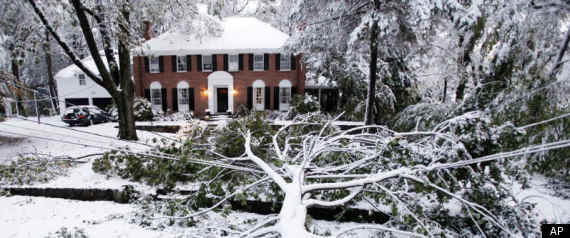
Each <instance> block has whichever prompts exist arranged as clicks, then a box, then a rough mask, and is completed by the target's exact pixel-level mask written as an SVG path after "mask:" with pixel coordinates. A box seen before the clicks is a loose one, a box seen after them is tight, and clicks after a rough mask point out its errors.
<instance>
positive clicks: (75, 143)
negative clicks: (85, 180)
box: [0, 117, 157, 162]
mask: <svg viewBox="0 0 570 238" xmlns="http://www.w3.org/2000/svg"><path fill="white" fill-rule="evenodd" d="M29 120H32V121H28V120H22V119H16V118H12V119H8V120H7V121H5V122H2V123H0V136H5V137H16V138H21V139H23V141H22V142H21V143H18V144H13V143H11V144H2V143H1V142H0V162H6V161H9V160H12V159H14V157H17V156H20V155H26V154H27V153H44V154H50V155H53V156H62V155H67V156H71V157H79V156H85V155H89V154H95V153H102V152H104V151H108V150H109V148H117V147H125V146H128V147H129V148H130V149H132V150H141V149H145V148H148V147H147V146H145V145H143V144H148V145H150V143H151V141H152V138H154V137H157V135H156V133H150V132H146V131H140V130H139V131H138V136H139V141H138V142H136V143H133V142H129V141H121V140H118V139H111V138H110V137H113V138H114V137H116V136H117V132H118V129H117V128H115V126H117V123H103V124H97V125H92V126H88V127H77V126H76V127H68V126H67V125H66V124H65V123H63V122H62V121H61V119H60V118H59V117H49V118H42V119H41V122H42V123H48V124H50V125H53V126H50V125H45V124H38V123H36V122H34V121H33V120H34V119H32V118H30V119H29ZM89 133H92V134H89ZM96 134H98V135H96Z"/></svg>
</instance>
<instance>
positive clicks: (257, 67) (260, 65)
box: [253, 54, 265, 71]
mask: <svg viewBox="0 0 570 238" xmlns="http://www.w3.org/2000/svg"><path fill="white" fill-rule="evenodd" d="M264 69H265V61H264V59H263V55H262V54H256V55H253V70H254V71H263V70H264Z"/></svg>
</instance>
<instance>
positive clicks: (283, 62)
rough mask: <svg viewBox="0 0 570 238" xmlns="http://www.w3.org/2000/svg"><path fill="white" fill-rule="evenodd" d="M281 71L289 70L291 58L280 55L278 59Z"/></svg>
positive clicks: (286, 55)
mask: <svg viewBox="0 0 570 238" xmlns="http://www.w3.org/2000/svg"><path fill="white" fill-rule="evenodd" d="M279 61H280V66H281V70H285V71H286V70H291V56H290V55H288V54H281V56H280V57H279Z"/></svg>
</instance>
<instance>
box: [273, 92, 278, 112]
mask: <svg viewBox="0 0 570 238" xmlns="http://www.w3.org/2000/svg"><path fill="white" fill-rule="evenodd" d="M273 110H277V111H279V87H274V88H273Z"/></svg>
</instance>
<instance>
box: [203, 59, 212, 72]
mask: <svg viewBox="0 0 570 238" xmlns="http://www.w3.org/2000/svg"><path fill="white" fill-rule="evenodd" d="M212 68H213V67H212V56H211V55H202V70H203V71H212Z"/></svg>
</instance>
